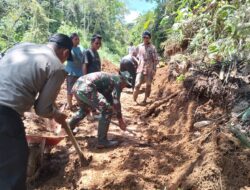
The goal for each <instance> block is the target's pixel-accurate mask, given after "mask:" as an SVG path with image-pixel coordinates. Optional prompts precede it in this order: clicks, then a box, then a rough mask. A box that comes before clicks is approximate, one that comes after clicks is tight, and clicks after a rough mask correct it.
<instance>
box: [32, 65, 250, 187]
mask: <svg viewBox="0 0 250 190" xmlns="http://www.w3.org/2000/svg"><path fill="white" fill-rule="evenodd" d="M105 64H106V62H105ZM107 64H108V63H107ZM112 67H113V66H112V65H110V66H108V67H106V66H105V67H103V68H109V69H110V68H112ZM108 71H109V72H111V70H108ZM113 71H114V70H113ZM167 73H168V68H167V67H163V68H158V70H157V73H156V76H155V80H154V83H153V88H152V95H151V97H150V98H149V102H148V104H147V105H146V106H141V105H140V104H139V105H135V104H134V103H133V101H132V90H131V89H125V90H124V92H123V93H122V96H121V102H122V111H123V117H124V119H125V121H126V123H127V124H128V126H127V129H128V130H127V131H126V132H123V131H121V130H120V129H119V127H117V124H116V123H117V120H116V119H115V118H114V119H113V120H112V122H111V125H110V129H109V133H108V134H109V139H115V140H118V141H119V142H120V145H119V146H118V147H117V148H112V149H96V147H95V145H96V141H97V139H96V133H97V124H98V123H97V121H95V122H91V121H88V120H87V119H84V120H82V121H81V123H80V125H79V128H80V131H79V133H77V135H76V138H77V140H78V142H79V144H80V146H81V148H82V150H83V153H84V155H85V156H89V155H92V156H93V160H92V162H91V163H90V165H89V166H88V167H80V166H79V159H78V156H77V154H76V152H75V150H74V148H73V146H72V143H71V142H70V141H69V139H67V138H66V139H65V140H63V141H62V142H61V143H60V144H59V145H58V146H56V147H54V148H53V149H52V151H51V153H50V154H49V155H46V156H45V158H44V162H43V166H42V168H41V172H40V175H39V176H38V178H37V179H36V180H35V181H33V182H32V183H30V184H29V189H38V190H48V189H58V190H59V189H61V190H63V189H76V190H86V189H100V190H101V189H110V190H111V189H112V190H114V189H136V190H138V189H171V190H175V189H178V188H181V189H225V190H227V189H235V190H236V189H237V190H238V189H241V190H246V189H249V187H250V159H249V158H250V150H249V149H246V148H244V147H243V146H241V144H240V143H239V141H238V140H237V139H236V138H235V137H234V136H233V135H232V134H230V133H228V131H227V130H225V129H224V123H225V122H226V121H227V120H228V118H227V117H226V116H225V113H226V111H225V109H224V108H223V107H221V106H219V105H217V104H215V103H214V102H213V101H211V100H208V99H206V100H203V101H197V100H196V99H193V98H192V96H191V95H190V94H189V93H188V91H187V90H186V89H185V88H184V87H183V86H182V84H181V83H176V82H167ZM64 88H65V86H63V89H62V90H61V92H60V95H59V97H58V99H57V103H58V104H59V105H60V104H61V105H63V104H64V103H65V102H66V89H64ZM138 100H139V102H140V101H142V100H143V94H140V95H139V97H138ZM66 113H67V114H68V116H69V117H70V116H71V115H72V114H73V113H72V112H70V111H68V110H67V111H66ZM208 118H209V119H211V120H212V121H213V122H212V123H210V124H209V125H206V126H203V127H194V125H193V124H194V123H195V122H198V121H202V120H204V119H208Z"/></svg>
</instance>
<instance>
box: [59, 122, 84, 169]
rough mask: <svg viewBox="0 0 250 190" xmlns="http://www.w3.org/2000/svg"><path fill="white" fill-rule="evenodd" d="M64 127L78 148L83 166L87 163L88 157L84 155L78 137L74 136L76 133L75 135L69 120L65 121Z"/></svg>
mask: <svg viewBox="0 0 250 190" xmlns="http://www.w3.org/2000/svg"><path fill="white" fill-rule="evenodd" d="M62 127H63V128H64V129H65V131H66V133H67V134H68V136H69V139H70V140H71V142H72V143H73V145H74V147H75V149H76V152H77V154H78V155H79V158H80V162H81V165H82V166H84V165H86V162H87V159H86V158H85V157H84V155H83V153H82V151H81V148H80V146H79V144H78V143H77V141H76V138H75V137H74V135H73V133H72V131H71V129H70V127H69V125H68V124H67V122H65V123H63V124H62Z"/></svg>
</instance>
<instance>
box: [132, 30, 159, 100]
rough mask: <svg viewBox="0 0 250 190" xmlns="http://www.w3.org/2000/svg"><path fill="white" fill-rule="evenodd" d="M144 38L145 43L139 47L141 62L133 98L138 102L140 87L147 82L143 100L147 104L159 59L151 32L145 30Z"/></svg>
mask: <svg viewBox="0 0 250 190" xmlns="http://www.w3.org/2000/svg"><path fill="white" fill-rule="evenodd" d="M142 38H143V43H142V44H140V45H139V46H138V47H137V53H138V54H137V56H138V58H139V63H138V67H137V71H136V79H135V90H134V93H133V98H134V101H135V102H137V101H136V100H137V97H138V94H139V91H140V87H141V85H142V84H143V83H144V82H146V90H145V98H144V100H143V104H146V101H147V98H148V97H149V96H150V92H151V83H152V80H153V77H154V74H155V72H156V65H157V64H158V62H159V61H158V55H157V52H156V48H155V46H154V45H153V44H152V43H151V41H150V40H151V34H150V32H148V31H145V32H143V34H142Z"/></svg>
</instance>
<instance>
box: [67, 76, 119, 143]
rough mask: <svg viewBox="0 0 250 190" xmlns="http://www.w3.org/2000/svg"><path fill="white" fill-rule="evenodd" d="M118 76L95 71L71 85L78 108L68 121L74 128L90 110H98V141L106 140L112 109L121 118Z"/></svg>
mask: <svg viewBox="0 0 250 190" xmlns="http://www.w3.org/2000/svg"><path fill="white" fill-rule="evenodd" d="M120 80H121V79H120V76H119V75H114V74H109V73H105V72H95V73H90V74H88V75H85V76H82V77H80V78H79V79H78V80H77V82H76V83H75V85H74V87H73V93H74V95H75V97H76V100H77V102H78V104H79V106H80V110H79V111H78V112H77V113H76V114H75V115H74V116H73V117H72V119H71V120H70V121H69V125H70V126H71V128H74V127H75V126H76V124H77V123H79V121H80V120H82V119H83V118H84V117H85V116H86V115H87V114H88V113H89V112H90V111H92V110H99V111H100V114H101V115H100V118H99V124H98V143H101V144H102V143H105V142H106V141H107V132H108V128H109V124H110V121H111V116H112V112H113V109H114V110H115V111H116V114H117V118H118V119H120V118H122V114H121V104H120V94H121V91H122V89H121V87H120Z"/></svg>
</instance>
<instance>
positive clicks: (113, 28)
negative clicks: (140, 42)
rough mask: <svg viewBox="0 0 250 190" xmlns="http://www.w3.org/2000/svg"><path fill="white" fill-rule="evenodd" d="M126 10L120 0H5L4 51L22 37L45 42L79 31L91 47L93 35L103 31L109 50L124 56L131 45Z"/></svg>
mask: <svg viewBox="0 0 250 190" xmlns="http://www.w3.org/2000/svg"><path fill="white" fill-rule="evenodd" d="M125 10H126V9H125V4H124V3H123V2H122V1H119V0H91V1H89V0H75V1H70V0H8V1H7V0H2V1H0V18H1V20H0V34H1V35H0V51H2V50H5V49H7V48H9V47H11V46H12V45H14V44H15V43H18V42H22V41H30V42H36V43H45V42H46V41H47V39H48V36H49V35H51V34H52V33H56V32H61V33H65V34H71V33H73V32H76V33H78V34H79V36H80V40H81V41H80V43H81V45H82V46H83V47H84V48H88V47H89V46H90V38H91V36H92V35H93V34H95V33H99V34H100V35H102V37H103V42H104V43H105V48H104V49H105V51H107V52H109V53H111V54H114V55H116V54H117V55H119V56H120V57H121V56H123V55H124V54H125V53H126V48H127V46H126V45H124V44H125V42H126V40H127V39H126V37H125V36H127V33H126V29H125V28H124V26H123V17H124V14H125ZM113 57H117V56H113Z"/></svg>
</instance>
